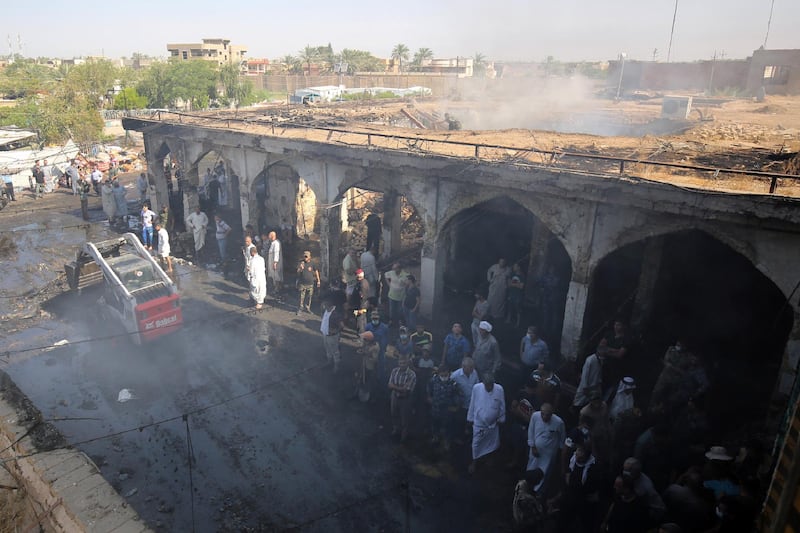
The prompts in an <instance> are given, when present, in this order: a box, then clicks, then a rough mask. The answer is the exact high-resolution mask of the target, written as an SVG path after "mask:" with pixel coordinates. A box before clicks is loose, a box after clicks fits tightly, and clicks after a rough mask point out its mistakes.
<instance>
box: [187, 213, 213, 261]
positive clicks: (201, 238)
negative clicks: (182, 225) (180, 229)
mask: <svg viewBox="0 0 800 533" xmlns="http://www.w3.org/2000/svg"><path fill="white" fill-rule="evenodd" d="M186 227H187V228H188V229H189V231H191V232H192V236H193V237H194V251H195V254H199V253H200V250H202V249H203V246H205V245H206V229H208V217H207V216H206V214H205V213H203V212H202V211H200V206H199V205H198V206H197V207H195V209H194V213H192V214H191V215H189V216H188V217H186Z"/></svg>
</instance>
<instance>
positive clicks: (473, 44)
mask: <svg viewBox="0 0 800 533" xmlns="http://www.w3.org/2000/svg"><path fill="white" fill-rule="evenodd" d="M773 1H774V14H773V17H772V24H771V28H770V31H769V40H768V42H767V48H771V49H780V48H800V34H798V32H797V29H796V28H797V25H796V23H797V21H800V0H677V2H678V4H677V5H678V11H677V19H676V23H675V32H674V39H673V44H672V51H671V55H670V59H671V60H672V61H694V60H698V59H709V58H711V57H712V56H713V55H714V54H715V53H716V54H717V57H723V58H728V59H736V58H745V57H747V56H749V55H750V54H752V52H753V50H755V49H757V48H758V47H760V46H761V45H762V44H764V39H765V36H766V33H767V21H768V20H769V15H770V5H771V3H772V2H773ZM5 4H6V5H4V6H3V8H2V9H0V55H6V54H8V53H9V46H8V43H7V39H8V36H10V38H11V49H12V52H13V53H18V52H19V47H18V38H17V36H18V35H19V40H21V42H22V55H24V56H26V57H40V56H45V57H60V58H71V57H80V56H89V55H92V56H100V55H103V56H106V57H109V58H119V57H130V56H131V55H132V54H133V53H134V52H140V53H143V54H147V55H152V56H157V57H161V56H163V57H166V56H167V50H166V45H167V43H194V42H200V40H201V39H202V38H219V37H221V38H226V39H230V41H231V43H232V44H237V45H238V44H242V45H245V46H246V47H247V50H248V53H247V56H248V57H251V58H262V57H266V58H270V59H275V58H279V57H282V56H284V55H287V54H294V55H297V53H298V52H299V50H301V49H302V48H304V47H305V46H306V45H312V46H317V45H324V44H328V43H331V44H332V46H333V48H334V51H338V50H341V49H342V48H356V49H360V50H368V51H370V52H372V53H373V54H374V55H376V56H379V57H389V56H390V55H391V51H392V48H393V47H394V46H395V45H396V44H398V43H403V44H405V45H406V46H407V47H408V48H409V49H410V50H411V51H412V54H413V52H414V51H416V50H417V49H419V48H422V47H426V48H430V49H431V50H433V52H434V56H435V57H442V58H443V57H456V56H462V57H463V56H470V57H471V56H474V55H475V54H476V53H481V54H483V55H484V56H485V57H487V58H488V59H489V60H508V61H514V60H516V61H542V60H544V59H545V58H546V57H548V56H553V57H554V58H555V59H556V60H560V61H581V60H588V61H593V60H607V59H614V58H617V57H618V56H619V54H620V53H623V52H624V53H625V54H626V55H627V57H628V58H629V59H640V60H652V59H653V56H654V51H655V57H656V59H657V60H659V61H665V60H666V59H667V49H668V47H669V40H670V28H671V25H672V18H673V12H674V9H675V5H676V0H599V1H598V0H458V1H456V0H401V1H398V2H383V1H380V0H371V1H363V0H335V1H327V2H320V1H318V0H306V1H304V2H299V1H294V2H292V1H286V0H280V1H275V0H261V1H242V0H228V1H226V2H222V1H219V0H214V1H211V0H191V1H187V0H160V1H156V0H136V1H134V2H114V1H111V2H109V1H105V2H94V1H82V0H70V1H65V0H39V1H38V2H36V3H35V4H27V3H25V2H7V3H5ZM32 6H35V8H34V7H32Z"/></svg>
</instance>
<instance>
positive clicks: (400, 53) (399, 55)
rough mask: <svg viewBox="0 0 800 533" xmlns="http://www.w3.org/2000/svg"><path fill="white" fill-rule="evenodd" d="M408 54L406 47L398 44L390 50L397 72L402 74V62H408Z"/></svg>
mask: <svg viewBox="0 0 800 533" xmlns="http://www.w3.org/2000/svg"><path fill="white" fill-rule="evenodd" d="M409 53H410V51H409V49H408V46H406V45H404V44H402V43H400V44H398V45H397V46H395V47H394V49H393V50H392V59H393V60H395V61H397V63H398V66H399V69H398V70H399V71H400V72H403V60H405V61H408V54H409Z"/></svg>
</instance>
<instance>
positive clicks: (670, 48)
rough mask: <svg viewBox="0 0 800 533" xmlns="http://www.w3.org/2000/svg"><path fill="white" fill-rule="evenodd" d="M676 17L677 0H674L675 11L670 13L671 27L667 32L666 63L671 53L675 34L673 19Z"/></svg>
mask: <svg viewBox="0 0 800 533" xmlns="http://www.w3.org/2000/svg"><path fill="white" fill-rule="evenodd" d="M676 18H678V0H675V12H674V13H673V14H672V29H671V30H670V32H669V47H667V63H669V58H670V56H671V55H672V37H673V35H674V34H675V19H676Z"/></svg>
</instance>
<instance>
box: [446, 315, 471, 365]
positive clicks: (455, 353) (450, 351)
mask: <svg viewBox="0 0 800 533" xmlns="http://www.w3.org/2000/svg"><path fill="white" fill-rule="evenodd" d="M461 331H462V328H461V324H460V323H458V322H456V323H455V324H453V329H452V330H451V332H450V333H449V334H448V335H447V337H445V338H444V349H443V350H442V361H441V363H439V364H440V365H446V366H447V368H461V361H462V360H463V359H464V357H466V356H467V355H469V350H470V344H469V340H467V338H466V337H465V336H464V335H462V334H461Z"/></svg>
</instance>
